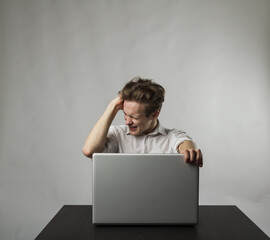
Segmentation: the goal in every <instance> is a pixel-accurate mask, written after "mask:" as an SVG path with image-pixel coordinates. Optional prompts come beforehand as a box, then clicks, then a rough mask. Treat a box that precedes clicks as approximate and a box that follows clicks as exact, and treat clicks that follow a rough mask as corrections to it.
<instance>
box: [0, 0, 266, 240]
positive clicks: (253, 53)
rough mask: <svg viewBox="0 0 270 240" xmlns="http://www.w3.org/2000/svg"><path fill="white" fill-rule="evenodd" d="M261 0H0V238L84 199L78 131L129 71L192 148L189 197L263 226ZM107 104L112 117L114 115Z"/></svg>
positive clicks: (28, 229)
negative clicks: (196, 161) (195, 190)
mask: <svg viewBox="0 0 270 240" xmlns="http://www.w3.org/2000/svg"><path fill="white" fill-rule="evenodd" d="M269 43H270V1H269V0H215V1H214V0H197V1H196V0H136V1H133V0H122V1H121V0H107V1H105V0H92V1H90V0H89V1H87V0H73V1H72V0H37V1H35V0H0V80H1V85H0V115H1V118H0V121H1V122H0V239H1V240H6V239H20V240H24V239H25V240H26V239H33V238H35V237H36V236H37V235H38V234H39V232H40V231H41V230H42V229H43V228H44V227H45V226H46V224H47V223H48V222H49V221H50V220H51V218H52V217H53V216H54V215H55V214H56V213H57V212H58V211H59V210H60V208H61V207H62V206H63V205H65V204H88V205H89V204H91V203H92V200H91V196H92V189H91V168H92V165H91V164H92V163H91V160H90V159H87V158H86V157H84V156H83V154H82V152H81V149H82V145H83V143H84V140H85V138H86V136H87V135H88V133H89V131H90V130H91V128H92V127H93V125H94V124H95V122H96V121H97V120H98V118H99V117H100V115H101V114H102V113H103V111H104V110H105V108H106V106H107V104H108V103H109V102H110V101H111V100H112V99H113V98H114V97H116V95H117V92H118V90H120V89H121V88H122V87H123V85H124V84H125V83H126V82H127V81H129V80H130V79H131V78H133V77H135V76H141V77H144V78H152V79H154V80H155V81H157V82H158V83H160V84H161V85H163V86H164V87H165V89H166V100H165V103H164V106H163V109H162V112H161V115H160V121H161V122H162V124H163V125H164V126H165V127H168V128H177V129H182V130H185V131H186V132H187V133H188V134H189V135H190V136H191V137H192V138H193V140H194V141H195V142H196V144H197V146H198V147H199V148H201V149H202V151H203V154H204V161H205V164H204V167H203V168H202V169H201V170H200V204H224V205H237V206H238V207H239V208H240V209H241V210H242V211H243V212H244V213H245V214H246V215H247V216H248V217H249V218H250V219H251V220H252V221H254V222H255V223H256V224H257V225H258V226H259V227H260V228H261V229H262V230H263V231H264V232H265V233H266V234H268V236H269V235H270V174H269V173H270V151H269V146H270V141H269V136H270V128H269V125H270V99H269V98H270V97H269V96H270V95H269V91H270V45H269ZM123 123H124V121H123V115H122V113H119V114H118V115H117V117H116V119H115V121H114V124H123Z"/></svg>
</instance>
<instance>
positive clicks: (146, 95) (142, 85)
mask: <svg viewBox="0 0 270 240" xmlns="http://www.w3.org/2000/svg"><path fill="white" fill-rule="evenodd" d="M119 95H120V96H121V97H122V98H123V99H124V100H128V101H135V102H138V103H143V104H145V114H146V117H149V116H150V115H151V113H154V112H155V111H160V109H161V107H162V103H163V102H164V96H165V89H164V88H163V87H162V86H161V85H159V84H157V83H155V82H153V81H152V80H151V79H144V78H140V77H135V78H133V79H131V80H130V81H129V82H128V83H127V84H126V85H125V86H124V87H123V89H122V90H121V91H119Z"/></svg>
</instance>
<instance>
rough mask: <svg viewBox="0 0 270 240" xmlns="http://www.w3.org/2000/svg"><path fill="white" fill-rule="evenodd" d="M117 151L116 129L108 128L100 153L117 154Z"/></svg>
mask: <svg viewBox="0 0 270 240" xmlns="http://www.w3.org/2000/svg"><path fill="white" fill-rule="evenodd" d="M118 151H119V150H118V141H117V135H116V129H115V127H114V126H110V128H109V131H108V134H107V137H106V140H105V145H104V148H103V151H102V152H103V153H117V152H118Z"/></svg>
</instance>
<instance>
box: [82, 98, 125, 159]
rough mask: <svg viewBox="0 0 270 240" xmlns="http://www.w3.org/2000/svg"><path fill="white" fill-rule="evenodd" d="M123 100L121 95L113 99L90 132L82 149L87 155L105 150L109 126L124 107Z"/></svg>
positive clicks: (90, 156) (90, 155)
mask: <svg viewBox="0 0 270 240" xmlns="http://www.w3.org/2000/svg"><path fill="white" fill-rule="evenodd" d="M123 101H124V100H123V99H122V98H121V97H119V96H118V97H116V98H115V99H114V100H112V101H111V102H110V104H109V105H108V107H107V108H106V110H105V112H104V113H103V115H102V116H101V118H100V119H99V120H98V121H97V123H96V125H95V126H94V127H93V129H92V130H91V132H90V133H89V135H88V137H87V138H86V140H85V143H84V145H83V149H82V152H83V154H84V155H85V156H86V157H89V158H92V155H93V153H95V152H102V151H103V148H104V145H105V140H106V137H107V134H108V131H109V128H110V126H111V123H112V121H113V119H114V117H115V115H116V114H117V112H118V111H119V110H120V109H123Z"/></svg>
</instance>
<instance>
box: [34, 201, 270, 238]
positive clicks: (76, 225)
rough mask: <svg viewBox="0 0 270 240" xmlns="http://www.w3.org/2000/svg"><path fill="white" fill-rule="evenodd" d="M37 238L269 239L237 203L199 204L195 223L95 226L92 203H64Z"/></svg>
mask: <svg viewBox="0 0 270 240" xmlns="http://www.w3.org/2000/svg"><path fill="white" fill-rule="evenodd" d="M36 239H37V240H41V239H43V240H44V239H49V240H54V239H57V240H60V239H65V240H69V239H76V240H80V239H93V240H95V239H100V240H104V239H112V240H113V239H117V240H121V239H125V240H133V239H137V240H145V239H153V240H159V239H166V240H170V239H184V240H189V239H192V240H202V239H203V240H212V239H213V240H217V239H218V240H223V239H224V240H225V239H226V240H234V239H235V240H236V239H237V240H239V239H245V240H270V238H269V237H268V236H267V235H266V234H265V233H264V232H263V231H262V230H260V228H258V227H257V226H256V225H255V224H254V223H253V222H252V221H251V220H250V219H249V218H248V217H247V216H246V215H245V214H244V213H243V212H242V211H241V210H240V209H239V208H237V207H236V206H199V224H198V225H196V226H139V225H138V226H94V225H93V224H92V206H90V205H65V206H63V207H62V208H61V209H60V211H59V212H58V213H57V214H56V215H55V217H54V218H53V219H52V220H51V221H50V222H49V224H48V225H47V226H46V227H45V228H44V229H43V230H42V232H41V233H40V234H39V235H38V236H37V238H36Z"/></svg>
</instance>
